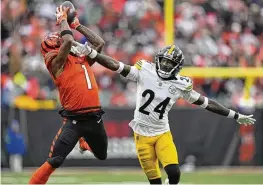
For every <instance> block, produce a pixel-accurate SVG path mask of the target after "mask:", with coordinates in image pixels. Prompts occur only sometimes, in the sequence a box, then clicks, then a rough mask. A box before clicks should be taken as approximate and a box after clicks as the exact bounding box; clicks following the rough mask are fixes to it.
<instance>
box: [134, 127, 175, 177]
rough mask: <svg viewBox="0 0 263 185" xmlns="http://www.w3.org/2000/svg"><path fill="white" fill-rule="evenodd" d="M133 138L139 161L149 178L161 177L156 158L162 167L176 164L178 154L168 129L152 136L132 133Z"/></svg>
mask: <svg viewBox="0 0 263 185" xmlns="http://www.w3.org/2000/svg"><path fill="white" fill-rule="evenodd" d="M134 140H135V144H136V151H137V155H138V159H139V162H140V164H141V167H142V169H143V171H144V172H145V174H146V176H147V177H148V178H149V179H157V178H160V177H161V171H160V167H159V163H158V160H159V161H160V162H161V164H162V166H163V167H165V166H167V165H169V164H178V154H177V150H176V147H175V144H174V142H173V136H172V134H171V132H170V131H169V132H166V133H164V134H161V135H158V136H153V137H150V136H142V135H139V134H136V133H134Z"/></svg>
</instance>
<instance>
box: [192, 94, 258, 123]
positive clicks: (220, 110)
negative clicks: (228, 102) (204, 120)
mask: <svg viewBox="0 0 263 185" xmlns="http://www.w3.org/2000/svg"><path fill="white" fill-rule="evenodd" d="M193 104H195V105H199V106H201V107H203V108H205V109H206V110H209V111H211V112H214V113H216V114H219V115H222V116H226V117H228V118H233V119H235V120H237V122H238V123H239V124H244V125H247V124H248V125H250V124H254V122H255V121H256V120H255V119H254V118H252V117H253V115H249V116H247V115H242V114H240V113H237V112H235V111H233V110H231V109H228V108H226V107H224V106H223V105H221V104H220V103H218V102H217V101H214V100H211V99H208V98H207V97H204V96H200V97H199V98H198V100H197V101H195V102H193Z"/></svg>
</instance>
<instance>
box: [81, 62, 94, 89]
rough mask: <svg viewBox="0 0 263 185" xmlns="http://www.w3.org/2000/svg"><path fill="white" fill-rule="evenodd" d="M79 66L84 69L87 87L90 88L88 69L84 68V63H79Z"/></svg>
mask: <svg viewBox="0 0 263 185" xmlns="http://www.w3.org/2000/svg"><path fill="white" fill-rule="evenodd" d="M81 67H82V68H83V69H84V73H85V77H86V81H87V84H88V89H92V86H91V81H90V78H89V73H88V70H87V68H86V66H85V65H81Z"/></svg>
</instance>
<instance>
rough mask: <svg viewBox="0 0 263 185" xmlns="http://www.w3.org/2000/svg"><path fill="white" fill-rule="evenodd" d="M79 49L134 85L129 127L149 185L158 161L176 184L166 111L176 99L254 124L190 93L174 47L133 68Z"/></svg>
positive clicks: (156, 172)
mask: <svg viewBox="0 0 263 185" xmlns="http://www.w3.org/2000/svg"><path fill="white" fill-rule="evenodd" d="M80 50H82V51H81V53H83V54H85V55H88V56H89V57H90V58H91V59H94V60H95V61H96V62H98V63H99V64H101V65H102V66H104V67H106V68H108V69H110V70H112V71H116V72H117V73H120V74H121V75H122V76H123V77H125V78H126V79H129V80H133V81H135V82H137V100H136V101H137V102H136V109H135V112H134V119H133V120H132V121H131V122H130V124H129V125H130V127H131V128H132V129H133V131H134V139H135V143H136V149H137V154H138V158H139V161H140V164H141V167H142V169H143V170H144V172H145V174H146V176H147V177H148V179H149V182H150V184H162V181H161V172H160V168H159V163H158V160H159V161H160V162H161V164H162V166H163V168H164V170H165V171H166V173H167V176H168V179H169V183H170V184H178V182H179V180H180V170H179V165H178V164H179V162H178V155H177V150H176V147H175V144H174V142H173V137H172V134H171V132H170V128H169V121H168V112H169V110H170V109H171V108H172V106H173V104H174V103H175V102H176V100H177V99H178V98H183V99H185V100H187V101H188V102H190V103H192V104H196V105H199V106H201V107H203V108H205V109H207V110H209V111H211V112H214V113H217V114H220V115H222V116H225V117H228V118H232V119H235V120H237V122H238V123H239V124H254V122H255V121H256V120H255V119H254V118H252V117H253V115H249V116H246V115H242V114H239V113H237V112H235V111H233V110H231V109H228V108H226V107H224V106H223V105H221V104H219V103H218V102H216V101H214V100H211V99H208V98H207V97H204V96H202V95H200V94H199V93H198V92H196V91H195V90H193V82H192V80H191V79H190V78H188V77H184V76H180V75H179V72H180V70H181V69H182V66H183V63H184V56H183V53H182V51H181V50H180V49H179V48H178V47H176V46H174V45H172V46H167V47H165V48H163V49H161V50H160V51H159V52H158V54H157V55H156V56H155V62H154V63H151V62H148V61H145V60H140V61H138V62H137V63H136V64H135V65H134V66H130V65H126V64H123V63H122V62H119V61H116V60H115V59H113V58H111V57H109V56H106V55H103V54H100V53H97V52H96V51H95V50H93V49H91V48H90V47H89V46H88V45H85V47H82V48H81V49H80Z"/></svg>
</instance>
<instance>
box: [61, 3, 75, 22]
mask: <svg viewBox="0 0 263 185" xmlns="http://www.w3.org/2000/svg"><path fill="white" fill-rule="evenodd" d="M61 5H62V6H63V7H69V8H70V9H69V11H68V19H67V21H68V24H71V23H72V22H73V21H74V18H75V16H76V13H77V12H76V10H75V7H74V5H73V4H72V3H71V2H70V1H65V2H63V3H62V4H61Z"/></svg>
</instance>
